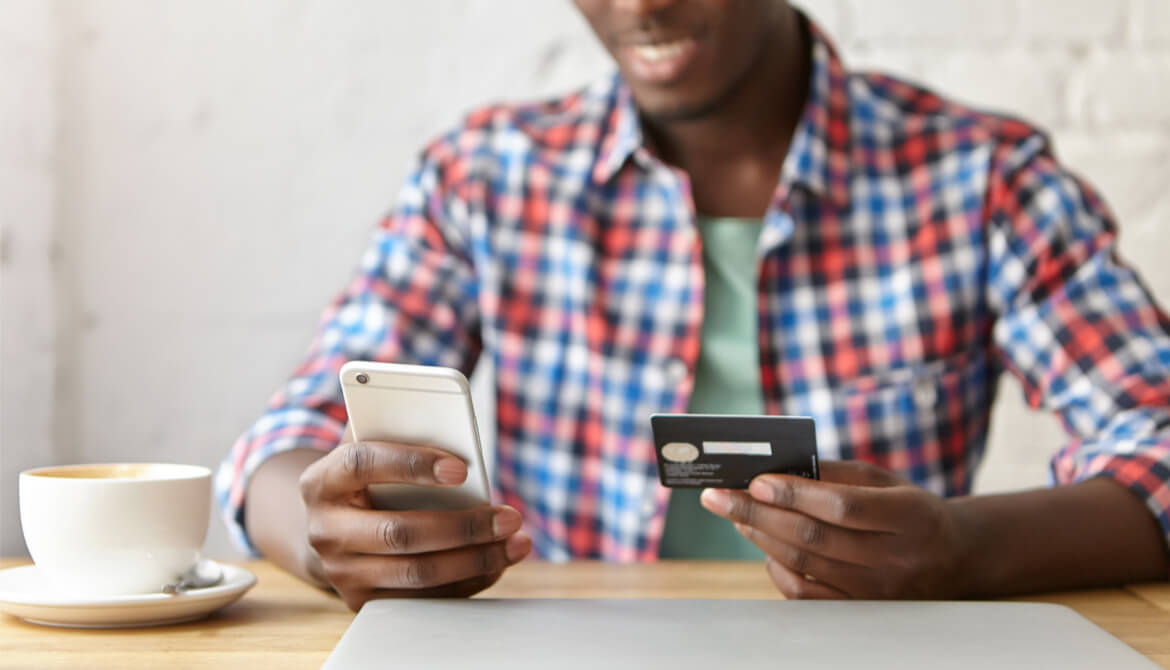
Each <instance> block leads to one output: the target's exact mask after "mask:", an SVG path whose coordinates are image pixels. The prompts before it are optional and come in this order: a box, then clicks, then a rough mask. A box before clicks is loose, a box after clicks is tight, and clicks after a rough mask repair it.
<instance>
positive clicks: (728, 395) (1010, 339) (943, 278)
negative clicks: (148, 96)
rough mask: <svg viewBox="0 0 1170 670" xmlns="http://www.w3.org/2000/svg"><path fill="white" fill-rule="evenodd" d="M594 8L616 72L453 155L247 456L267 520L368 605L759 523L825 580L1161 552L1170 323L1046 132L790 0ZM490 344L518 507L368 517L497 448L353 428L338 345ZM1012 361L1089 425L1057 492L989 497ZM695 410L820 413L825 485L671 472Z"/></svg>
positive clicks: (713, 548)
mask: <svg viewBox="0 0 1170 670" xmlns="http://www.w3.org/2000/svg"><path fill="white" fill-rule="evenodd" d="M576 4H577V6H578V8H579V9H580V10H581V11H582V12H583V13H584V15H585V17H586V18H587V19H588V21H589V22H590V23H591V24H592V26H593V28H594V30H595V31H596V33H597V35H598V37H599V38H600V39H601V41H602V43H603V44H604V45H605V47H606V48H607V49H608V50H609V51H610V52H611V54H612V55H613V57H614V59H615V60H616V62H617V65H618V69H619V70H620V75H619V76H617V77H614V78H612V79H608V80H606V81H604V82H601V83H599V84H596V85H594V86H592V87H590V88H588V89H586V90H584V91H582V92H581V93H579V94H576V95H573V96H570V97H568V98H565V99H563V100H558V101H555V102H552V103H549V104H544V105H532V106H518V107H493V108H488V109H483V110H479V111H477V112H474V113H472V114H471V115H470V117H469V118H468V119H467V121H466V124H465V125H464V126H463V127H462V128H460V129H458V130H456V131H455V132H453V133H452V134H450V135H448V136H446V137H443V138H441V139H440V140H438V141H436V142H434V143H432V144H431V145H429V146H428V147H427V148H426V149H425V151H424V152H423V154H422V157H421V159H420V162H419V165H418V166H417V168H416V170H415V171H414V173H413V174H412V176H411V177H410V178H409V179H408V181H407V184H406V187H405V189H404V190H403V192H402V194H401V196H400V202H399V204H398V208H397V210H396V211H394V212H393V213H392V214H391V215H390V216H389V217H387V219H386V220H385V221H384V222H383V223H382V225H381V226H380V227H379V229H378V230H377V232H376V235H375V238H374V242H373V246H372V248H371V249H370V250H369V251H368V253H367V254H366V256H365V258H364V259H363V261H362V266H361V271H360V272H359V274H358V276H357V278H356V279H355V280H354V282H353V283H352V284H351V285H350V286H349V288H348V289H346V290H345V291H344V292H343V293H342V294H341V295H340V297H339V298H338V299H337V301H336V302H335V303H334V304H333V305H332V306H331V307H330V308H329V310H327V311H326V313H325V316H324V320H323V322H322V325H321V328H320V331H319V334H318V336H317V338H316V340H315V342H314V344H313V346H312V348H311V350H310V352H309V355H308V358H307V360H306V362H305V363H304V365H303V366H302V367H301V368H300V369H299V370H297V371H296V373H295V374H294V376H293V378H292V379H291V380H290V381H289V382H288V384H287V385H285V386H284V387H283V388H282V389H281V390H280V391H279V392H278V393H277V395H276V396H275V398H274V399H273V400H272V403H271V406H270V408H269V411H268V413H267V414H265V415H264V417H262V418H261V419H260V420H259V421H258V422H257V423H256V424H255V425H254V426H253V427H252V428H251V429H250V430H249V431H248V432H247V433H245V434H244V435H243V436H242V437H241V438H240V440H239V441H238V442H237V443H236V445H235V446H234V447H233V450H232V453H231V454H230V455H229V457H228V459H227V460H226V461H225V463H224V466H223V467H222V468H221V470H220V472H219V476H218V478H217V481H218V490H219V495H220V498H221V501H222V504H223V506H224V512H225V517H226V519H227V521H228V524H229V526H230V527H231V528H232V529H233V531H234V532H235V533H236V535H237V537H238V538H239V539H240V540H241V541H242V542H244V544H245V546H247V547H249V548H250V549H254V550H258V551H260V552H262V553H263V554H264V555H266V556H268V557H269V558H271V559H272V560H274V561H276V562H277V563H279V564H280V565H282V566H284V567H285V568H287V569H289V570H291V571H293V572H294V573H296V574H298V575H300V576H301V577H303V578H305V579H307V580H310V581H312V582H314V583H317V584H320V585H322V586H329V587H331V588H334V589H336V590H337V592H338V593H339V594H340V595H341V596H342V597H343V598H344V599H345V601H346V603H347V604H348V605H349V606H351V607H353V608H355V609H356V608H357V607H359V606H360V605H361V604H362V603H363V602H365V601H366V600H368V599H370V598H376V597H390V596H400V595H406V596H425V595H444V596H446V595H468V594H471V593H475V592H477V591H479V590H481V589H483V588H485V587H487V586H489V585H490V584H491V583H493V582H494V581H495V580H496V579H497V578H498V577H499V575H500V574H501V573H502V572H503V571H504V570H505V569H506V568H507V567H508V566H510V565H512V564H514V563H516V562H517V561H519V560H521V559H522V558H523V557H524V556H525V555H526V554H527V553H529V552H530V550H532V549H533V548H535V551H536V553H538V554H539V555H541V556H543V557H547V558H551V559H565V558H603V559H608V560H617V561H631V560H653V559H655V558H657V557H659V556H746V555H751V554H750V552H751V551H760V552H762V553H761V554H759V555H763V556H766V558H767V560H766V563H765V569H766V570H767V571H768V574H769V575H770V576H771V579H772V581H773V582H774V583H775V584H776V586H777V588H778V589H780V590H781V591H782V592H783V593H784V594H785V595H787V596H790V597H799V598H844V597H857V598H898V597H916V598H937V597H971V596H985V595H996V594H1007V593H1015V592H1023V591H1030V590H1040V589H1057V588H1067V587H1078V586H1091V585H1100V584H1111V583H1118V582H1126V581H1135V580H1147V579H1160V578H1164V577H1165V576H1166V574H1167V565H1168V562H1167V551H1166V549H1167V533H1168V531H1170V513H1168V509H1170V486H1168V483H1170V334H1168V333H1170V320H1168V319H1167V317H1166V315H1165V314H1164V313H1162V312H1161V311H1159V310H1158V308H1157V307H1156V306H1155V304H1154V302H1153V300H1152V299H1151V297H1150V296H1149V295H1148V293H1147V292H1146V290H1145V289H1144V288H1143V287H1142V285H1141V283H1140V282H1139V280H1138V278H1137V277H1136V276H1135V275H1134V274H1133V273H1132V272H1131V271H1130V270H1129V269H1127V268H1126V267H1125V266H1123V265H1122V264H1120V262H1119V261H1118V260H1117V259H1116V257H1115V254H1114V248H1115V228H1114V225H1113V223H1112V221H1111V219H1110V215H1109V213H1108V212H1107V210H1106V209H1105V206H1104V204H1103V203H1102V202H1101V200H1100V199H1099V198H1098V197H1097V196H1096V195H1095V194H1094V193H1093V192H1092V191H1091V190H1090V189H1089V188H1088V187H1087V186H1085V185H1084V184H1082V183H1080V182H1079V181H1077V180H1076V179H1075V178H1073V177H1072V176H1070V175H1069V174H1068V173H1067V172H1065V171H1064V170H1063V169H1062V168H1061V167H1060V166H1059V165H1058V164H1057V163H1056V162H1055V160H1054V158H1053V157H1052V154H1051V153H1050V150H1049V147H1048V144H1047V142H1046V140H1045V138H1044V136H1043V135H1041V134H1040V133H1038V132H1036V131H1035V130H1033V129H1031V128H1030V127H1028V126H1027V125H1025V124H1023V123H1020V122H1017V121H1013V120H1010V119H1006V118H1003V117H999V116H993V115H989V114H984V113H979V112H975V111H972V110H969V109H966V108H963V107H961V106H958V105H956V104H953V103H951V102H948V101H946V100H943V99H940V98H938V97H936V96H935V95H933V94H931V93H929V92H927V91H924V90H920V89H918V88H915V87H913V86H911V85H909V84H906V83H903V82H901V81H898V80H896V79H892V78H888V77H884V76H873V75H858V74H849V73H847V72H846V70H845V69H844V66H843V64H842V62H841V60H840V59H839V57H838V56H837V54H836V52H835V51H834V49H833V47H832V46H831V44H830V42H829V40H828V39H827V37H826V36H824V35H823V34H822V33H821V32H820V31H819V30H818V29H817V28H816V27H815V26H813V25H811V24H810V23H809V22H808V21H807V20H806V19H805V18H804V17H803V16H802V15H801V14H800V13H799V12H797V11H796V10H794V9H793V8H791V7H790V6H788V5H787V3H786V2H784V1H783V0H769V1H765V0H654V1H651V0H642V1H636V0H576ZM481 356H487V357H489V358H490V359H492V361H493V362H494V364H495V370H496V398H497V405H498V409H497V424H498V429H499V435H498V439H497V442H498V445H497V448H498V467H497V471H496V472H495V473H494V474H495V485H496V486H497V489H498V491H497V493H498V497H499V500H500V501H501V502H503V503H505V504H503V505H499V506H490V507H489V506H484V507H482V508H478V509H472V510H466V511H444V512H438V511H412V510H406V511H395V512H386V511H375V510H371V509H369V504H368V499H367V498H366V495H365V488H364V487H365V486H366V485H367V484H370V483H373V482H411V483H417V484H424V485H432V486H444V485H451V484H456V483H458V482H460V481H462V480H463V478H464V477H465V476H466V467H465V466H464V464H463V463H462V462H461V461H459V460H458V459H455V458H453V457H450V456H445V455H444V453H443V452H440V451H437V450H434V449H429V448H424V447H420V446H416V445H401V444H380V443H379V444H353V441H352V438H350V437H349V434H348V431H345V422H346V416H345V411H344V406H343V404H342V402H341V398H340V390H339V387H338V383H337V371H338V369H339V368H340V366H341V365H342V364H343V363H344V362H345V361H347V360H350V359H358V358H361V359H376V360H387V361H399V362H411V363H421V364H428V365H448V366H453V367H458V368H460V369H462V370H464V371H469V370H470V369H471V368H472V367H473V366H474V365H475V363H476V361H477V360H478V359H479V358H480V357H481ZM1003 369H1006V370H1008V371H1010V372H1011V373H1012V374H1014V375H1016V376H1017V377H1018V378H1019V379H1020V380H1021V382H1022V383H1023V385H1024V388H1025V390H1026V393H1027V397H1028V399H1029V402H1030V403H1031V404H1032V405H1034V406H1036V407H1046V408H1049V409H1052V410H1055V411H1057V412H1059V413H1060V414H1061V416H1062V418H1063V419H1064V422H1065V425H1066V426H1067V427H1068V430H1069V432H1070V434H1071V437H1072V441H1071V442H1070V443H1069V444H1068V445H1067V446H1066V447H1065V448H1064V449H1062V450H1060V451H1059V452H1058V453H1057V454H1056V455H1055V457H1054V459H1053V464H1052V471H1053V475H1054V479H1055V481H1056V482H1057V483H1058V484H1061V486H1058V487H1056V488H1052V489H1048V490H1039V491H1029V492H1024V493H1016V494H1010V495H999V496H986V497H967V496H966V494H967V493H968V492H969V489H970V486H971V480H972V476H973V473H974V470H975V467H976V465H977V464H978V462H979V458H980V456H981V453H982V450H983V446H984V441H985V437H986V434H987V425H988V414H989V410H990V407H991V404H992V400H993V394H994V389H995V379H996V377H997V375H998V373H999V372H1000V371H1001V370H1003ZM687 410H690V411H693V412H738V413H772V414H795V415H808V416H812V417H814V418H815V420H816V424H817V439H818V444H819V447H820V450H821V454H822V456H823V457H824V458H825V459H826V462H824V463H823V470H822V476H823V480H822V481H820V482H813V481H808V480H803V479H798V478H794V477H788V476H779V475H765V476H761V477H758V478H757V479H756V480H755V481H754V482H753V483H752V485H751V487H750V489H749V490H748V491H746V492H744V491H716V490H708V491H705V492H703V493H702V496H701V498H699V497H697V496H688V495H687V494H686V493H685V492H679V491H675V492H674V494H673V495H671V493H670V492H669V491H668V490H666V489H663V488H662V487H660V486H659V485H658V483H657V478H656V471H655V465H654V455H653V454H654V451H653V446H652V443H651V441H650V435H649V421H648V417H649V416H650V414H652V413H654V412H682V411H687ZM343 433H344V435H343ZM339 442H340V446H339ZM829 461H835V462H829ZM700 506H701V507H702V508H705V510H703V509H700ZM522 519H523V524H524V527H525V531H526V532H523V531H521V530H520V527H521V524H522ZM756 548H758V549H756Z"/></svg>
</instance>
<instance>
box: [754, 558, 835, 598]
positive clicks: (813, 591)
mask: <svg viewBox="0 0 1170 670" xmlns="http://www.w3.org/2000/svg"><path fill="white" fill-rule="evenodd" d="M764 569H765V570H767V571H768V577H770V578H771V579H772V583H773V584H775V585H776V588H777V589H780V592H781V593H783V594H784V597H785V598H788V599H789V600H845V599H847V598H848V597H849V596H847V595H846V594H845V593H843V592H841V591H840V590H839V589H835V588H833V587H832V586H829V585H828V584H823V583H821V582H819V581H815V580H811V579H808V578H806V577H804V576H802V575H799V574H797V573H795V572H793V571H792V570H790V569H788V568H786V567H784V566H783V565H781V564H780V563H778V562H776V561H774V560H772V559H770V558H769V559H768V560H767V561H766V562H765V563H764Z"/></svg>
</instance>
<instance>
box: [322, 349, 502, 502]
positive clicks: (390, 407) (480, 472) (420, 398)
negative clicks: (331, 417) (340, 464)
mask: <svg viewBox="0 0 1170 670" xmlns="http://www.w3.org/2000/svg"><path fill="white" fill-rule="evenodd" d="M340 377H341V391H342V394H343V395H344V396H345V407H346V411H347V412H348V413H349V423H350V427H351V428H352V429H353V436H354V440H356V441H358V442H363V441H379V442H399V443H402V444H415V445H421V446H428V447H435V448H438V449H443V450H445V451H449V452H451V453H452V454H455V455H456V456H458V457H460V458H462V459H463V461H464V462H466V463H467V480H466V481H464V482H463V484H461V485H460V486H457V487H433V486H416V485H411V484H374V485H371V486H370V487H369V493H370V498H371V500H372V502H373V504H374V506H375V507H376V508H378V509H464V508H467V507H473V506H475V505H481V504H486V503H489V502H490V501H491V488H490V486H489V485H488V478H487V468H486V466H485V464H484V458H483V451H482V449H481V448H480V443H479V430H478V428H477V427H476V423H475V410H474V408H473V407H472V403H471V388H470V386H469V385H468V383H467V378H466V377H464V376H463V374H462V373H461V372H459V371H458V370H455V369H452V368H442V367H430V366H422V365H403V364H399V363H373V362H369V361H351V362H349V363H346V364H345V365H344V366H343V367H342V368H341V373H340Z"/></svg>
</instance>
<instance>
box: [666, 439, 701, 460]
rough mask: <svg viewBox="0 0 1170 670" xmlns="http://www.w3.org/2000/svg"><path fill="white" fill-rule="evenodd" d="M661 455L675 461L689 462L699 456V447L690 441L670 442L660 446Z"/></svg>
mask: <svg viewBox="0 0 1170 670" xmlns="http://www.w3.org/2000/svg"><path fill="white" fill-rule="evenodd" d="M662 457H663V458H665V459H666V460H668V461H674V462H675V463H690V462H691V461H693V460H695V459H696V458H698V457H699V448H698V447H696V446H695V445H693V444H691V443H690V442H671V443H669V444H667V445H666V446H664V447H662Z"/></svg>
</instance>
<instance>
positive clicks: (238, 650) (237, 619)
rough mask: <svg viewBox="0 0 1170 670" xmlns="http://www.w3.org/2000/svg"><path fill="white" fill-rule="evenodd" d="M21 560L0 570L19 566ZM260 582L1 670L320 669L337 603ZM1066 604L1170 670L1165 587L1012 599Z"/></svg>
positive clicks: (509, 588) (555, 572)
mask: <svg viewBox="0 0 1170 670" xmlns="http://www.w3.org/2000/svg"><path fill="white" fill-rule="evenodd" d="M17 564H19V562H18V561H12V560H8V561H0V565H6V566H10V565H17ZM244 565H245V566H246V567H247V568H248V569H249V570H251V571H252V572H254V573H256V576H257V577H258V578H259V583H258V584H257V585H256V586H255V587H254V588H253V589H252V590H251V591H249V592H248V594H247V595H245V596H244V598H243V599H242V600H240V601H239V602H237V603H235V604H233V605H231V606H230V607H228V608H226V609H224V610H221V611H220V612H218V613H216V614H214V615H212V617H211V618H209V619H206V620H204V621H200V622H196V623H189V624H182V625H176V626H164V627H159V628H140V629H129V630H71V629H57V628H46V627H42V626H37V625H33V624H28V623H25V622H23V621H21V620H19V619H16V618H14V617H11V616H7V615H0V666H3V667H5V668H10V667H15V668H56V667H68V668H77V667H85V668H125V669H130V668H154V667H168V668H216V669H217V670H218V669H219V668H248V670H257V669H259V668H269V667H272V668H318V667H320V666H321V664H322V663H324V662H325V658H326V657H327V656H328V655H329V652H330V651H331V650H332V649H333V646H334V645H335V644H337V641H338V640H339V639H340V638H341V635H342V633H344V632H345V629H346V627H347V626H348V625H349V622H350V620H351V619H352V617H353V614H352V613H351V612H350V611H349V610H348V609H346V607H345V605H343V604H342V603H341V602H340V601H338V600H337V599H336V598H334V597H332V596H330V595H327V594H325V593H323V592H321V591H318V590H317V589H314V588H312V587H309V586H307V585H305V584H303V583H301V582H299V581H297V580H296V579H295V578H293V577H290V576H289V575H287V574H285V573H284V572H282V571H281V570H279V569H277V568H275V567H274V566H272V565H271V564H269V563H266V562H264V561H255V562H251V563H246V564H244ZM483 595H484V596H487V597H496V598H778V597H779V595H778V594H777V593H776V591H775V589H774V588H773V587H772V585H771V583H770V582H769V581H768V579H767V577H766V576H765V574H764V572H763V570H762V569H761V567H760V566H759V564H755V563H701V562H663V563H659V564H643V565H613V564H604V563H569V564H550V563H539V562H536V561H527V562H525V563H522V564H520V565H519V566H517V567H515V568H512V569H511V570H509V571H508V573H507V574H506V575H505V576H504V578H503V579H501V580H500V582H499V583H498V584H496V586H494V587H492V588H491V589H490V590H488V591H485V592H484V594H483ZM1019 600H1032V601H1041V602H1050V603H1059V604H1063V605H1068V606H1069V607H1072V608H1073V609H1075V610H1076V611H1078V612H1080V613H1081V614H1082V615H1084V616H1085V617H1087V618H1088V619H1089V620H1091V621H1093V622H1094V623H1096V624H1097V625H1099V626H1101V627H1102V628H1104V629H1105V630H1107V631H1109V632H1110V633H1112V634H1113V635H1116V636H1117V637H1119V638H1121V639H1122V640H1123V641H1125V642H1126V643H1127V644H1129V645H1130V646H1132V647H1134V648H1135V649H1137V650H1138V651H1139V652H1141V653H1143V654H1145V655H1146V656H1148V657H1149V658H1151V659H1153V660H1154V661H1155V662H1156V663H1158V664H1160V665H1161V666H1162V667H1163V668H1168V669H1170V584H1143V585H1137V586H1132V587H1128V588H1125V589H1109V590H1098V591H1082V592H1075V593H1055V594H1045V595H1043V596H1040V597H1031V598H1019Z"/></svg>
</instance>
